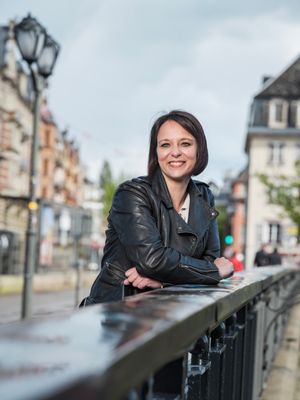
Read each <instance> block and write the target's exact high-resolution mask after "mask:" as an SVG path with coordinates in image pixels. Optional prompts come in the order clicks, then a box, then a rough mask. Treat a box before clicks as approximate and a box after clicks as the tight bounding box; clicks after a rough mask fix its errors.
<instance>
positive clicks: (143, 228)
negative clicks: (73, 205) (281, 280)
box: [109, 190, 221, 284]
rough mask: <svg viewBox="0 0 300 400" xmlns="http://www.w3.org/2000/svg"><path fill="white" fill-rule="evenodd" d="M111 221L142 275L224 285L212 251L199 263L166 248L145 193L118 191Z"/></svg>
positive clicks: (165, 280) (162, 279)
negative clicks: (221, 283) (220, 282)
mask: <svg viewBox="0 0 300 400" xmlns="http://www.w3.org/2000/svg"><path fill="white" fill-rule="evenodd" d="M109 218H110V221H111V223H112V224H113V226H114V228H115V230H116V232H117V234H118V237H119V240H120V242H121V243H122V245H123V246H124V249H125V251H126V254H127V256H128V258H129V259H130V261H131V262H132V263H133V265H134V266H135V267H136V269H137V271H138V272H139V273H140V274H141V275H143V276H147V277H149V278H153V279H156V280H159V281H161V282H165V283H171V284H184V283H193V284H217V283H218V282H219V281H220V279H221V278H220V275H219V272H218V269H217V267H216V266H215V265H214V263H213V260H214V258H215V257H213V256H211V255H210V254H209V251H208V250H207V254H206V255H205V258H203V259H196V258H193V257H189V256H184V255H182V254H181V253H180V252H178V251H177V250H175V249H173V248H170V247H165V246H164V245H163V242H162V240H161V237H160V233H159V231H158V229H157V226H156V222H155V219H154V217H153V216H152V214H151V206H150V203H149V199H148V198H147V195H146V194H144V193H143V192H141V191H134V190H118V191H117V193H116V195H115V197H114V201H113V205H112V209H111V212H110V216H109Z"/></svg>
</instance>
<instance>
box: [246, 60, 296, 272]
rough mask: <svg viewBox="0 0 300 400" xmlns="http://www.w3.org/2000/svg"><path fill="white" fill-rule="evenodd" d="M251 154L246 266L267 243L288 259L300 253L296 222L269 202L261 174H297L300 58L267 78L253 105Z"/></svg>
mask: <svg viewBox="0 0 300 400" xmlns="http://www.w3.org/2000/svg"><path fill="white" fill-rule="evenodd" d="M246 153H247V155H248V184H247V202H246V204H247V214H246V267H247V268H251V267H252V266H253V261H254V256H255V253H256V251H257V250H258V249H259V247H260V246H261V245H262V244H270V245H271V246H272V247H277V248H278V249H279V251H280V252H281V253H282V254H285V255H286V256H287V257H286V260H287V259H288V256H292V255H295V254H297V253H298V251H299V247H298V246H297V238H296V237H297V231H296V227H295V224H294V223H293V222H292V221H291V220H290V219H289V218H288V217H287V216H286V214H284V212H283V209H282V208H281V207H278V206H276V205H271V204H269V201H268V196H267V193H266V188H265V187H264V185H263V184H262V183H261V182H260V179H259V177H258V175H259V174H262V173H264V174H266V175H268V176H269V177H271V178H273V179H276V176H279V175H284V176H288V177H292V176H294V175H295V162H296V160H299V159H300V57H299V58H297V59H296V60H295V61H294V62H293V63H291V65H289V66H288V67H287V68H286V69H285V70H284V71H283V72H282V73H281V74H279V75H278V76H276V77H274V78H270V77H267V78H264V80H263V85H262V88H261V89H260V91H259V92H258V93H257V94H256V95H255V96H254V99H253V103H252V106H251V112H250V118H249V126H248V132H247V138H246Z"/></svg>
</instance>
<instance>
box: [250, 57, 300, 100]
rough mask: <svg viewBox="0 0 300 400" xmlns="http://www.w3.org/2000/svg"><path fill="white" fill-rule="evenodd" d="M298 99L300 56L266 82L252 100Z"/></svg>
mask: <svg viewBox="0 0 300 400" xmlns="http://www.w3.org/2000/svg"><path fill="white" fill-rule="evenodd" d="M270 97H281V98H299V97H300V56H298V57H297V58H296V59H295V60H294V61H293V62H292V63H291V64H290V65H288V66H287V67H286V68H285V69H284V70H283V71H282V72H281V73H279V74H278V75H277V76H275V77H273V78H270V79H268V80H266V82H265V83H264V84H263V86H262V88H261V89H260V91H259V92H258V93H257V94H256V95H255V96H254V99H264V98H270Z"/></svg>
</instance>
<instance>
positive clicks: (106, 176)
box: [99, 160, 113, 189]
mask: <svg viewBox="0 0 300 400" xmlns="http://www.w3.org/2000/svg"><path fill="white" fill-rule="evenodd" d="M112 181H113V176H112V172H111V168H110V165H109V162H108V161H107V160H104V162H103V165H102V169H101V172H100V177H99V186H100V188H101V189H104V186H105V185H106V184H107V183H111V182H112Z"/></svg>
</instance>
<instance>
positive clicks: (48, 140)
mask: <svg viewBox="0 0 300 400" xmlns="http://www.w3.org/2000/svg"><path fill="white" fill-rule="evenodd" d="M50 145H51V130H50V129H46V130H45V146H46V147H50Z"/></svg>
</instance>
